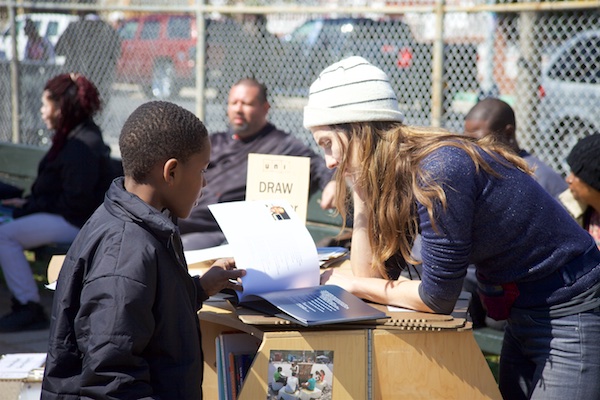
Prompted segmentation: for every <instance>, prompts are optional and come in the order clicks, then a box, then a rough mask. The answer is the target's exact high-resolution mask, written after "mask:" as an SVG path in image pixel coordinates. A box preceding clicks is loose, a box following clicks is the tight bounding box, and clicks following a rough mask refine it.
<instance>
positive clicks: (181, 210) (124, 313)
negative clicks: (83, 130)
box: [42, 102, 245, 400]
mask: <svg viewBox="0 0 600 400" xmlns="http://www.w3.org/2000/svg"><path fill="white" fill-rule="evenodd" d="M119 145H120V149H121V156H122V160H123V169H124V173H125V177H124V178H118V179H117V180H115V181H114V182H113V184H112V185H111V187H110V189H109V191H108V192H107V195H106V198H105V200H104V204H103V205H102V206H100V207H99V208H98V209H97V210H96V212H95V213H94V214H93V215H92V217H91V218H90V219H89V220H88V222H87V223H86V225H85V226H84V227H83V228H82V230H81V231H80V234H79V235H78V236H77V238H76V239H75V242H74V243H73V245H72V246H71V248H70V249H69V252H68V253H67V255H66V259H65V262H64V264H63V266H62V269H61V272H60V275H59V278H58V282H57V288H56V293H55V295H54V303H53V307H52V323H51V327H50V340H49V346H48V359H47V362H46V367H45V371H44V380H43V383H42V399H62V400H65V399H66V400H68V399H79V398H97V399H117V398H118V399H125V398H127V399H159V398H160V399H190V400H198V399H202V387H201V384H202V373H203V357H202V350H201V340H200V330H199V321H198V316H197V314H196V313H197V311H198V309H199V308H200V307H201V305H202V302H203V301H204V300H205V299H206V298H207V297H208V296H209V295H212V294H214V293H216V292H218V291H220V290H222V289H225V288H227V289H234V290H241V286H240V285H239V284H238V283H236V282H237V281H236V280H237V279H238V278H239V277H241V276H243V275H244V274H245V272H244V271H243V270H234V269H233V268H234V261H233V259H224V260H218V261H217V262H215V264H214V265H213V266H212V267H211V268H210V269H209V270H208V271H206V272H205V273H204V274H203V276H202V277H201V278H199V277H194V278H192V277H191V276H190V275H189V273H188V269H187V264H186V262H185V257H184V254H183V248H182V246H181V240H180V236H179V232H178V229H177V226H176V225H175V224H174V223H173V220H172V217H174V218H181V217H185V216H187V215H188V214H189V212H190V210H191V208H192V206H193V204H194V202H195V201H196V199H197V198H198V197H199V195H200V191H201V190H202V187H203V186H204V185H205V184H206V180H205V179H204V175H203V173H202V171H203V170H204V169H205V168H206V166H207V164H208V160H209V157H210V145H209V142H208V134H207V132H206V128H205V127H204V125H203V124H202V122H200V120H199V119H198V118H196V117H195V116H194V115H193V114H192V113H191V112H189V111H187V110H185V109H183V108H181V107H179V106H177V105H175V104H172V103H167V102H151V103H146V104H144V105H142V106H140V107H139V108H138V109H137V110H136V111H134V112H133V114H132V115H131V116H130V117H129V119H128V120H127V122H125V125H124V127H123V130H122V133H121V137H120V139H119Z"/></svg>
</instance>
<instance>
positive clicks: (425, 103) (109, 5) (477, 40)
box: [0, 0, 600, 174]
mask: <svg viewBox="0 0 600 400" xmlns="http://www.w3.org/2000/svg"><path fill="white" fill-rule="evenodd" d="M100 3H101V4H100ZM137 3H139V4H137ZM137 3H136V2H134V1H128V2H127V4H128V5H124V4H121V2H119V1H117V0H114V1H108V0H105V1H103V2H100V1H99V2H98V4H97V5H95V4H94V3H90V2H86V4H84V5H82V4H81V3H79V2H77V3H72V4H71V3H70V2H68V1H59V2H56V3H27V4H26V7H25V6H24V5H23V3H19V7H18V8H16V7H15V8H13V2H0V17H1V18H2V19H3V24H2V26H5V27H6V28H5V30H4V31H3V32H2V36H1V37H0V90H1V93H2V94H3V97H4V98H3V100H2V102H1V103H0V104H1V106H0V141H13V142H20V143H25V144H31V145H39V146H47V145H48V143H49V140H50V139H49V138H50V136H49V132H47V131H46V130H45V127H44V125H43V123H42V121H41V119H40V117H39V108H40V105H41V103H40V97H41V94H42V88H43V86H44V84H45V82H46V81H47V80H48V79H49V78H51V77H52V76H54V75H56V74H58V73H61V72H74V71H76V72H81V73H83V74H85V75H88V77H89V78H91V79H92V80H93V81H94V82H95V83H96V84H97V86H98V87H99V89H100V93H101V94H102V97H103V100H104V108H103V111H102V113H101V114H100V115H99V116H98V118H97V122H98V123H99V124H100V125H101V127H102V129H103V132H104V135H105V139H106V140H107V142H108V143H109V144H110V145H111V147H112V148H113V151H114V153H115V154H117V155H118V146H117V141H118V135H119V131H120V128H121V126H122V124H123V122H124V121H125V119H126V118H127V116H128V115H129V114H130V113H131V112H132V111H133V110H134V109H135V108H136V107H137V106H138V105H140V104H141V103H143V102H146V101H149V100H151V99H157V98H158V99H168V100H170V101H173V102H175V103H178V104H180V105H182V106H183V107H185V108H187V109H189V110H191V111H193V112H195V113H196V114H197V115H199V116H200V117H201V119H202V120H203V121H204V122H205V124H206V125H207V127H208V129H209V131H210V132H216V131H220V130H224V129H226V128H227V118H226V102H227V95H228V91H229V88H230V86H231V85H232V84H233V83H234V82H236V81H237V80H238V79H240V78H243V77H247V76H252V77H255V78H257V79H258V80H260V81H262V82H263V83H265V84H266V86H267V87H268V89H269V100H270V102H271V105H272V108H271V112H270V120H271V121H272V122H273V123H274V124H275V125H277V126H278V127H279V128H282V129H284V130H286V131H288V132H290V133H292V134H294V135H297V136H298V137H300V138H301V139H303V140H304V141H305V142H306V143H309V144H310V145H311V146H315V145H314V143H313V141H312V138H311V137H310V134H309V132H308V131H306V130H305V129H304V128H303V127H302V108H303V106H304V105H305V103H306V100H307V99H306V97H307V94H308V88H309V86H310V84H311V83H312V81H313V80H314V79H315V77H316V76H317V75H318V73H319V72H320V71H321V70H322V69H323V68H324V67H325V66H327V65H329V64H331V63H333V62H335V61H338V60H340V59H341V58H343V57H346V56H349V55H361V56H363V57H365V58H367V59H369V60H370V61H371V62H372V63H374V64H376V65H378V66H379V67H380V68H382V69H383V70H384V71H386V73H387V74H388V75H389V77H390V79H391V81H392V84H393V85H394V88H395V90H396V92H397V94H398V99H399V104H400V107H401V109H402V110H403V111H404V113H405V116H406V122H407V124H411V125H439V126H442V127H445V128H446V129H449V130H451V131H455V132H460V131H462V128H463V123H464V115H465V114H466V112H467V111H468V110H469V109H470V107H472V106H473V105H474V104H475V103H476V102H477V100H479V99H482V98H484V97H488V96H495V97H500V98H502V99H504V100H505V101H507V102H508V103H509V104H511V105H512V106H513V108H514V109H515V111H516V114H517V125H518V126H517V135H518V138H519V142H520V145H521V147H522V148H524V149H526V150H529V151H530V152H532V153H534V154H536V155H537V156H538V157H539V158H541V159H542V160H544V161H545V162H547V163H548V164H549V165H551V166H552V167H553V168H554V169H556V170H557V171H559V172H561V173H563V174H564V173H566V172H567V168H565V164H564V159H565V157H566V154H568V152H569V150H570V149H571V147H572V146H573V145H574V144H575V142H576V141H577V140H578V138H580V137H582V136H584V135H588V134H591V133H594V132H600V129H599V126H600V120H599V119H598V115H600V24H599V14H600V11H599V7H598V1H570V2H566V1H564V2H563V1H555V2H552V3H543V2H542V3H531V2H518V3H506V4H505V3H494V4H490V2H488V1H472V2H468V3H465V2H452V1H449V0H447V1H446V2H445V3H444V4H442V3H440V2H432V1H420V0H417V1H412V2H408V1H403V0H402V1H396V2H394V1H388V2H386V3H385V4H383V3H381V4H379V3H377V4H375V3H372V2H371V3H369V4H367V3H366V2H364V4H362V3H361V4H362V5H356V4H357V2H353V4H352V7H351V6H349V5H348V4H347V3H345V2H342V1H338V2H327V4H326V5H325V6H319V5H318V4H315V3H316V2H312V3H311V4H305V5H302V4H301V5H297V6H295V7H293V9H292V8H291V6H290V5H286V4H282V5H279V3H277V4H271V3H273V2H268V1H264V2H263V3H261V4H262V5H255V6H252V7H244V6H243V5H241V3H240V4H238V5H219V6H217V5H213V4H209V3H207V4H205V5H197V6H194V5H193V3H194V2H191V3H192V5H188V4H187V3H184V4H181V3H172V4H169V5H168V4H167V2H164V1H155V2H152V3H151V4H152V6H148V4H150V3H148V2H137ZM142 3H143V4H142ZM255 3H256V2H255ZM220 4H221V3H220ZM303 7H304V8H303ZM26 19H31V20H32V21H33V22H34V23H35V25H36V28H37V30H38V32H39V34H40V36H41V37H42V38H46V39H47V41H48V42H49V43H50V44H51V45H52V48H53V51H52V54H50V55H48V56H44V55H43V54H42V55H40V53H41V50H40V49H36V48H32V47H31V46H29V47H27V46H26V44H27V37H26V36H25V34H24V32H23V28H24V24H25V20H26ZM11 22H12V23H13V26H14V27H15V29H11V27H10V26H11ZM15 35H16V36H15ZM15 52H16V53H17V54H18V57H14V56H13V54H15ZM36 57H37V58H36ZM15 87H17V88H18V90H17V92H16V93H15V92H14V90H13V88H15Z"/></svg>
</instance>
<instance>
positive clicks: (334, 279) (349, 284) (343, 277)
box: [321, 268, 354, 293]
mask: <svg viewBox="0 0 600 400" xmlns="http://www.w3.org/2000/svg"><path fill="white" fill-rule="evenodd" d="M325 284H327V285H336V286H339V287H341V288H342V289H345V290H346V291H348V292H350V293H352V290H353V288H354V276H352V273H351V272H350V271H347V272H344V271H341V270H337V269H333V268H332V269H328V270H326V271H324V272H323V273H322V274H321V285H325Z"/></svg>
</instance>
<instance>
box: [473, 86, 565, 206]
mask: <svg viewBox="0 0 600 400" xmlns="http://www.w3.org/2000/svg"><path fill="white" fill-rule="evenodd" d="M516 131H517V123H516V120H515V112H514V110H513V109H512V107H511V106H509V105H508V104H507V103H506V102H504V101H502V100H500V99H496V98H493V97H489V98H487V99H483V100H481V101H480V102H479V103H477V104H475V106H473V108H471V110H470V111H469V112H468V113H467V115H466V116H465V135H467V136H470V137H473V138H475V139H481V138H483V137H485V136H488V135H492V136H494V137H495V138H496V139H497V140H498V141H500V142H502V143H504V144H506V145H507V146H509V147H510V148H511V149H512V150H513V151H514V152H515V154H518V155H519V156H520V157H521V158H523V159H524V160H525V161H526V162H527V164H528V165H529V167H531V168H532V169H533V170H534V177H535V179H536V180H537V181H538V183H539V184H540V185H541V186H542V187H543V188H544V189H546V191H547V192H548V193H550V194H551V195H552V197H554V198H556V197H558V195H559V194H560V193H562V192H564V191H565V190H566V189H567V184H566V182H565V181H564V179H563V178H562V177H561V176H560V175H559V174H558V173H556V172H555V171H554V170H553V169H552V168H550V167H549V166H548V165H546V164H544V162H543V161H541V160H540V159H539V158H537V157H536V156H534V155H532V154H529V153H528V152H527V151H526V150H523V149H521V148H520V147H519V143H518V142H517V136H516Z"/></svg>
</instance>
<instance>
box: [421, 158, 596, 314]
mask: <svg viewBox="0 0 600 400" xmlns="http://www.w3.org/2000/svg"><path fill="white" fill-rule="evenodd" d="M484 158H485V160H486V161H487V162H489V163H490V165H491V167H492V168H493V169H494V170H495V171H496V172H497V173H498V174H499V175H500V177H495V176H492V175H490V174H488V173H487V172H485V171H483V170H482V169H479V170H476V167H475V164H474V163H473V161H472V160H471V158H470V157H469V156H468V155H467V153H466V152H464V151H463V150H461V149H459V148H456V147H453V146H446V147H442V148H440V149H439V150H437V151H435V152H434V153H432V154H431V155H430V156H428V157H427V158H426V159H424V160H423V162H422V164H421V166H422V168H424V170H425V171H426V172H427V173H428V174H430V176H431V177H432V178H433V179H434V180H435V181H437V182H438V183H440V184H441V185H442V188H443V189H444V192H445V194H446V197H447V207H446V208H445V209H442V208H441V206H438V207H437V209H436V210H435V221H436V223H435V228H434V227H433V226H432V222H431V220H430V218H429V216H428V214H427V210H426V208H425V207H424V206H423V205H421V204H417V206H418V214H419V218H420V227H421V234H422V252H421V254H422V259H423V273H422V283H421V285H420V296H421V298H422V300H423V301H424V302H425V304H427V305H428V306H429V307H430V308H432V309H433V310H434V311H436V312H442V313H449V312H450V311H452V308H453V307H454V304H455V302H456V299H457V298H458V296H459V294H460V291H461V289H462V282H463V279H464V277H465V274H466V272H467V266H468V265H469V264H475V266H476V268H477V272H478V274H479V275H480V276H481V277H483V278H485V279H486V280H487V281H489V282H493V283H496V284H502V283H508V282H517V283H518V282H528V281H536V280H540V279H541V281H540V285H544V284H545V282H546V281H545V280H543V278H545V277H547V276H548V275H550V274H552V273H553V272H554V271H556V270H557V269H559V268H560V267H562V266H563V265H564V264H566V263H568V262H569V261H572V260H573V259H575V258H577V257H578V256H581V255H582V254H583V253H584V252H586V250H588V249H589V248H590V246H592V245H593V244H594V242H593V240H592V238H591V236H590V235H589V234H588V233H587V232H585V231H584V230H583V229H581V228H580V227H579V226H578V225H577V223H576V222H575V221H574V220H573V219H572V218H571V216H570V215H569V214H568V213H567V212H566V211H565V210H564V209H563V207H562V206H561V205H560V204H559V203H558V202H557V201H556V200H555V199H553V198H552V197H551V196H550V195H549V194H548V193H547V192H546V191H545V190H544V189H543V188H542V187H541V186H540V185H539V184H538V183H536V181H535V180H534V179H533V178H532V177H531V176H529V175H528V174H526V173H524V172H522V171H520V170H518V169H517V168H515V167H513V166H509V165H507V164H506V161H505V160H504V159H502V160H504V161H505V162H504V163H501V162H498V161H497V160H495V159H494V158H492V157H491V156H489V155H487V154H484ZM599 281H600V265H597V266H596V267H595V268H594V269H593V270H592V271H591V272H589V273H587V274H585V275H584V276H583V277H581V278H578V279H577V280H576V281H575V283H573V284H572V285H569V286H568V287H563V288H558V290H554V288H543V287H540V290H539V291H538V290H530V291H528V292H527V293H521V295H520V296H519V298H518V299H517V302H515V306H519V305H520V306H522V307H523V306H524V307H526V308H530V307H531V308H544V307H549V306H552V305H556V304H561V303H563V302H565V301H568V300H569V299H572V298H573V297H574V296H576V295H578V294H580V293H583V292H584V291H586V290H588V289H590V288H591V287H592V286H593V285H594V284H596V283H598V282H599ZM548 289H549V290H550V292H551V293H550V294H548ZM544 292H545V294H542V293H544Z"/></svg>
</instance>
